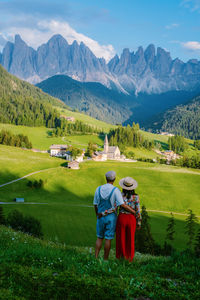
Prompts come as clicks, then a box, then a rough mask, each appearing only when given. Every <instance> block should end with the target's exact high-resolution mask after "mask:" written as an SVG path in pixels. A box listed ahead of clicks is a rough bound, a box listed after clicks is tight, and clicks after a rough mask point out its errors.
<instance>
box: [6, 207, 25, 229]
mask: <svg viewBox="0 0 200 300" xmlns="http://www.w3.org/2000/svg"><path fill="white" fill-rule="evenodd" d="M23 222H24V217H23V214H22V213H21V212H20V211H19V210H17V209H15V210H13V211H11V212H10V213H9V214H8V217H7V223H8V225H10V226H11V227H12V228H13V229H15V230H21V231H22V229H23Z"/></svg>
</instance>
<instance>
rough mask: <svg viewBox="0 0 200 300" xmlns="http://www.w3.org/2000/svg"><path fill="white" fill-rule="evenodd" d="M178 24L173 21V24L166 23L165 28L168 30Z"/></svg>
mask: <svg viewBox="0 0 200 300" xmlns="http://www.w3.org/2000/svg"><path fill="white" fill-rule="evenodd" d="M179 26H180V24H177V23H173V24H170V25H166V26H165V28H166V29H168V30H170V29H173V28H177V27H179Z"/></svg>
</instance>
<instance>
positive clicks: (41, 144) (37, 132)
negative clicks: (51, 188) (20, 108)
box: [0, 123, 103, 150]
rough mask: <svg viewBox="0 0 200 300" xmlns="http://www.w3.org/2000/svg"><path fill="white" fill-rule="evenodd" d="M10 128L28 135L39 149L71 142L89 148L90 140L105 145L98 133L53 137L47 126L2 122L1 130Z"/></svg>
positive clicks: (12, 130)
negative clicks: (17, 124)
mask: <svg viewBox="0 0 200 300" xmlns="http://www.w3.org/2000/svg"><path fill="white" fill-rule="evenodd" d="M2 129H5V130H9V131H11V132H12V133H14V134H20V133H21V134H24V135H27V136H28V138H29V140H30V141H31V143H32V145H33V148H36V149H39V150H48V149H49V147H50V146H51V145H52V144H65V143H67V144H71V145H73V146H75V147H79V148H87V145H88V142H90V141H91V142H93V143H96V144H97V145H99V146H103V138H100V137H99V136H98V135H91V134H90V135H89V134H88V135H74V136H71V135H70V136H66V137H51V135H50V129H49V128H46V127H28V126H20V125H19V126H16V125H11V124H1V123H0V130H2Z"/></svg>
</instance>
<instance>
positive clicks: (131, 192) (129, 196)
mask: <svg viewBox="0 0 200 300" xmlns="http://www.w3.org/2000/svg"><path fill="white" fill-rule="evenodd" d="M123 194H124V196H126V198H127V199H130V198H131V196H132V195H137V194H136V192H135V190H125V189H123Z"/></svg>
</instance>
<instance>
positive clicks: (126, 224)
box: [116, 213, 136, 261]
mask: <svg viewBox="0 0 200 300" xmlns="http://www.w3.org/2000/svg"><path fill="white" fill-rule="evenodd" d="M135 230H136V218H135V216H134V215H132V214H122V213H121V214H119V216H118V218H117V225H116V257H117V258H125V259H128V260H129V261H132V260H133V257H134V255H135Z"/></svg>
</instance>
